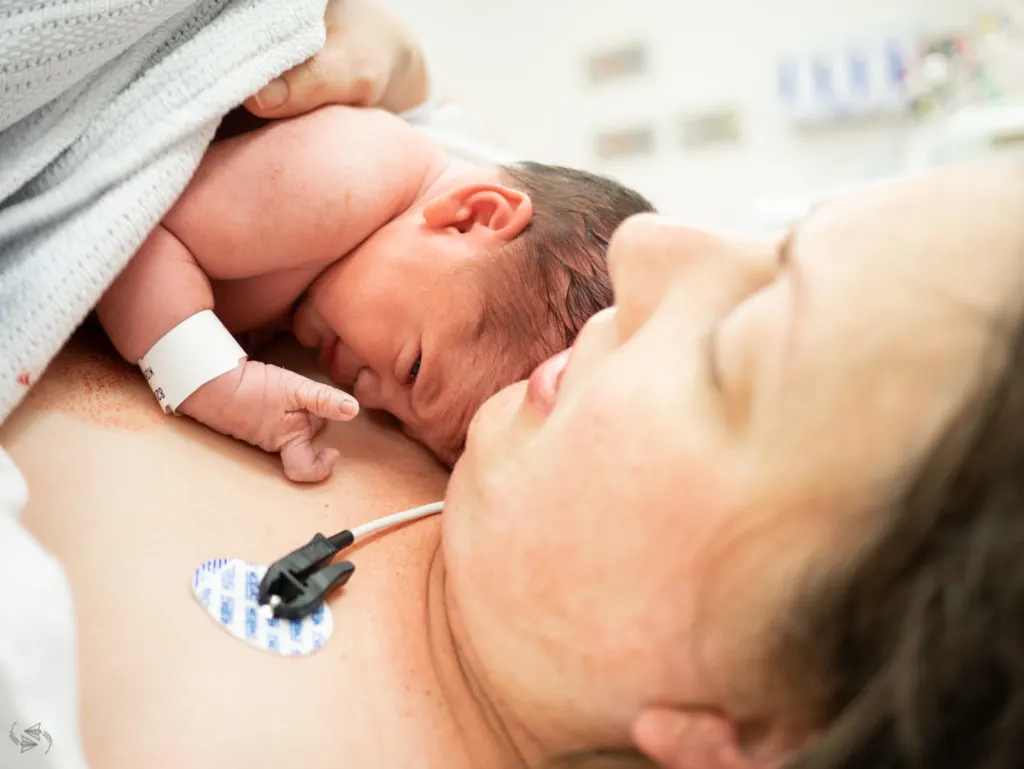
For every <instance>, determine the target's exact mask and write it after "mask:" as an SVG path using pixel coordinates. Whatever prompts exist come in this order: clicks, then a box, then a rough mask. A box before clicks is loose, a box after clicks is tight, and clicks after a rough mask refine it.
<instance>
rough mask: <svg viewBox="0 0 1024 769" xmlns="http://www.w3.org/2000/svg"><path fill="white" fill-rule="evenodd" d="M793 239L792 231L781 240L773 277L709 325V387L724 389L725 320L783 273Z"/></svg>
mask: <svg viewBox="0 0 1024 769" xmlns="http://www.w3.org/2000/svg"><path fill="white" fill-rule="evenodd" d="M792 241H793V233H792V232H790V233H789V235H787V236H786V238H785V239H784V240H783V241H782V243H781V245H780V247H779V250H778V252H777V269H776V272H775V275H774V278H773V279H772V280H770V281H768V282H767V283H765V284H763V285H762V286H760V287H759V288H758V289H757V290H756V291H754V292H753V293H752V294H750V295H749V296H746V297H744V298H743V300H742V301H740V302H738V303H737V304H735V305H734V306H733V307H731V308H730V309H729V311H728V312H726V313H725V314H724V315H722V316H721V317H720V318H717V319H716V320H715V322H714V323H712V324H711V325H710V327H709V328H708V330H707V333H706V335H705V338H704V347H705V352H706V355H707V372H708V381H709V383H710V384H711V387H712V388H713V389H714V390H715V391H716V392H719V393H722V392H724V391H725V389H726V386H725V380H724V375H723V364H722V352H721V341H720V339H721V330H722V327H723V325H725V323H726V321H727V320H729V318H730V317H732V316H733V315H734V314H736V313H737V311H738V310H740V309H741V308H743V307H744V305H746V304H747V303H748V302H750V301H751V300H753V299H754V298H756V297H757V296H758V295H760V294H762V293H763V292H764V291H766V290H767V289H768V288H770V287H771V286H772V285H773V284H775V283H776V282H777V281H778V280H779V279H780V278H781V277H782V276H783V275H784V273H785V270H786V268H787V267H788V266H789V264H790V262H791V258H790V252H791V246H792Z"/></svg>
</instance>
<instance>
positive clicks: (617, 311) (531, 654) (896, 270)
mask: <svg viewBox="0 0 1024 769" xmlns="http://www.w3.org/2000/svg"><path fill="white" fill-rule="evenodd" d="M1022 212H1024V174H1022V172H1021V171H1020V170H1019V169H1014V168H1012V167H994V166H986V167H974V168H969V169H956V170H948V171H943V172H941V173H938V174H934V175H932V176H930V177H927V178H922V179H919V180H915V181H900V182H896V183H891V184H886V185H884V186H878V187H874V188H870V189H865V190H863V191H861V192H859V193H857V194H855V195H851V196H849V197H847V198H844V199H841V200H838V201H834V202H830V203H828V204H827V205H825V206H823V207H821V208H819V209H818V210H816V211H815V212H814V213H813V214H812V215H811V216H809V217H808V218H807V219H806V220H805V221H804V222H803V223H802V224H800V225H799V226H798V227H796V229H795V230H794V231H793V232H792V233H791V234H790V236H789V237H787V238H786V239H785V240H784V241H783V242H782V243H769V244H763V245H761V244H752V243H740V242H737V241H734V240H730V239H726V238H722V237H718V236H715V235H710V234H707V233H703V232H697V231H694V230H692V229H688V228H686V227H682V226H678V225H675V224H671V223H669V222H667V221H664V220H661V219H657V218H653V217H643V218H636V219H633V220H631V221H630V222H627V223H626V224H625V225H623V227H622V228H621V229H620V230H619V232H618V233H617V234H616V236H615V238H614V240H613V242H612V244H611V247H610V251H609V260H610V264H611V271H612V278H613V281H614V286H615V301H616V304H615V307H614V308H612V309H611V310H608V311H605V312H603V313H601V314H600V315H599V316H597V317H595V318H594V319H593V321H592V322H591V323H589V324H588V325H587V326H586V328H585V329H584V330H583V332H582V334H581V335H580V337H579V339H578V341H577V342H576V344H575V346H574V347H573V349H572V351H571V353H570V354H569V355H568V358H567V362H566V365H565V367H564V373H561V363H560V362H559V361H557V360H556V361H555V362H553V363H549V364H548V365H547V366H546V367H544V366H542V367H541V368H540V369H538V371H537V372H536V373H535V375H534V377H533V379H532V380H531V383H530V384H527V383H520V384H517V385H514V386H512V387H510V388H508V389H506V390H504V391H502V392H501V393H499V394H498V395H496V396H495V397H493V398H492V399H491V400H490V401H488V402H487V403H486V404H485V406H484V407H483V409H482V410H481V411H480V412H479V413H478V415H477V417H476V419H475V420H474V422H473V424H472V427H471V429H470V434H469V441H468V445H467V449H466V453H465V455H464V457H463V458H462V460H461V461H460V462H459V464H458V465H457V466H456V469H455V473H454V475H453V477H452V481H451V485H450V490H449V496H448V504H447V509H446V512H445V516H444V526H445V532H444V534H445V559H446V563H447V568H448V585H449V597H450V601H451V605H452V607H453V614H454V616H455V617H456V619H455V626H456V631H455V632H456V634H457V635H458V636H461V637H462V639H463V641H464V644H465V646H466V647H467V649H468V651H467V655H468V657H469V662H470V664H471V665H473V666H474V667H475V668H476V669H477V671H478V672H479V671H484V673H483V678H484V679H485V681H484V685H485V686H490V687H492V689H493V691H497V692H501V694H500V698H499V699H500V700H501V705H502V707H506V708H510V709H513V710H516V709H518V710H519V711H520V712H523V711H529V712H531V713H536V714H538V720H540V721H541V722H543V723H545V724H546V725H547V727H548V728H549V729H550V732H551V734H550V735H549V736H550V737H552V739H553V738H554V736H555V735H557V734H558V733H559V732H561V734H562V736H564V737H566V739H569V740H571V739H574V738H576V737H579V739H581V740H586V739H588V738H591V737H593V736H594V735H591V734H586V732H587V730H588V729H591V728H592V729H593V731H594V732H595V733H597V732H603V733H604V735H605V736H606V737H607V736H611V737H613V738H614V737H615V736H616V735H615V732H614V728H613V729H612V731H611V732H609V731H608V729H609V724H611V725H613V726H618V727H620V728H622V729H626V728H627V727H628V724H629V722H630V719H632V718H633V716H634V715H635V713H636V712H637V709H638V708H641V707H643V706H645V705H648V704H653V703H673V704H684V703H687V702H690V703H693V704H713V703H720V704H722V706H724V707H730V708H735V709H736V710H738V711H742V710H743V709H744V708H745V709H747V710H749V711H751V712H750V713H747V714H744V713H742V712H735V713H732V715H733V716H734V717H736V718H744V717H746V716H748V715H749V716H750V717H751V718H753V717H756V715H757V713H756V711H757V710H758V709H759V708H762V707H764V708H768V707H770V705H769V704H768V702H769V701H770V699H771V694H770V692H769V691H768V689H770V684H771V681H770V659H769V658H770V654H771V651H772V649H771V644H770V640H769V639H771V638H773V637H774V636H773V631H776V630H780V629H781V628H779V627H777V624H778V622H779V621H780V620H782V619H784V618H785V611H786V608H787V605H788V604H787V602H788V601H789V600H790V599H791V598H793V597H794V595H793V594H794V588H795V587H796V586H798V585H801V584H804V583H806V581H807V575H808V574H813V573H814V570H815V569H818V568H821V567H828V566H830V565H835V564H836V563H838V562H839V561H840V559H842V558H843V557H844V556H846V555H849V554H850V553H851V552H852V550H853V549H854V548H856V547H857V546H858V545H859V544H862V543H863V542H864V540H865V537H867V536H868V535H870V533H871V532H872V531H873V530H875V529H876V527H877V525H878V524H879V523H880V521H879V517H880V516H881V515H882V514H883V513H880V512H878V511H884V510H885V509H886V508H885V503H886V502H887V500H889V499H890V498H892V497H893V495H895V494H896V493H898V492H899V491H900V489H901V487H902V485H903V484H904V483H906V482H907V481H908V480H909V478H910V476H912V474H913V469H914V467H915V463H916V462H919V461H921V460H922V459H923V458H924V456H925V455H926V453H927V450H928V448H929V447H930V445H931V444H932V443H933V442H934V441H935V440H936V438H937V437H938V434H939V432H940V430H941V429H942V428H943V426H944V425H945V424H946V423H947V422H948V420H950V419H951V418H952V417H953V416H954V415H955V414H956V413H957V411H958V409H959V408H960V407H961V406H962V405H963V403H964V400H965V397H966V396H967V394H969V393H970V392H971V391H972V389H973V388H975V387H976V385H977V384H978V383H979V382H980V381H981V380H980V376H981V375H980V373H979V372H980V369H981V368H982V362H983V356H985V355H986V354H987V353H992V352H993V350H996V351H997V352H998V345H996V344H994V343H995V342H996V341H997V339H998V336H999V333H998V329H1000V328H1001V326H1000V324H999V323H998V320H999V319H1005V320H1006V324H1007V327H1010V326H1012V325H1013V324H1014V323H1016V320H1017V316H1018V314H1019V312H1020V307H1019V305H1020V303H1021V301H1022V292H1021V291H1020V287H1021V279H1022V277H1024V258H1022V256H1024V216H1022ZM560 373H561V376H560V381H559V374H560ZM762 695H764V698H763V699H762ZM727 703H728V704H727ZM565 713H572V714H573V715H572V722H571V723H570V722H569V721H568V720H566V719H565V718H563V716H564V714H565ZM573 729H576V730H577V734H575V735H569V734H567V733H566V730H569V731H571V730H573ZM537 738H538V739H543V737H542V736H540V735H537Z"/></svg>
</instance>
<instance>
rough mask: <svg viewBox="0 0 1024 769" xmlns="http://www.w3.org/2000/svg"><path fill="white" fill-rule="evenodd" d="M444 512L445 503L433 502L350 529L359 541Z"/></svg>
mask: <svg viewBox="0 0 1024 769" xmlns="http://www.w3.org/2000/svg"><path fill="white" fill-rule="evenodd" d="M442 510H444V502H431V503H430V504H429V505H422V506H420V507H414V508H412V509H411V510H403V511H402V512H400V513H392V514H391V515H385V516H384V517H383V518H378V519H377V520H375V521H370V522H369V523H364V524H363V525H362V526H356V527H355V528H353V529H350V531H351V532H352V539H353V540H354V541H358V540H360V539H362V538H363V537H365V536H366V535H367V534H373V533H374V532H375V531H380V530H381V529H387V528H389V527H391V526H397V525H398V524H400V523H405V522H406V521H415V520H416V519H418V518H426V517H427V516H428V515H436V514H437V513H440V512H441V511H442Z"/></svg>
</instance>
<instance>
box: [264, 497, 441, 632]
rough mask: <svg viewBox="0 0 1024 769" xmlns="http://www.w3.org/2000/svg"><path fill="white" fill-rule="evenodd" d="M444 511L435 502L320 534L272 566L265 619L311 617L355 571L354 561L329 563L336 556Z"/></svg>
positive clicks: (266, 578) (266, 579) (266, 582)
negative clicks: (374, 536) (361, 542)
mask: <svg viewBox="0 0 1024 769" xmlns="http://www.w3.org/2000/svg"><path fill="white" fill-rule="evenodd" d="M442 510H444V502H432V503H431V504H429V505H422V506H421V507H414V508H412V509H411V510H403V511H402V512H400V513H394V514H393V515H388V516H385V517H383V518H378V519H376V520H374V521H370V522H369V523H364V524H363V525H361V526H356V527H355V528H354V529H345V530H344V531H339V532H338V533H337V534H335V535H334V536H331V537H325V536H324V535H323V534H320V533H317V534H316V535H314V536H313V539H311V540H310V541H309V542H307V543H306V544H305V545H303V546H302V547H300V548H298V549H297V550H293V551H292V552H291V553H289V554H288V555H286V556H284V557H283V558H281V559H279V560H277V561H275V562H274V563H272V564H271V565H270V568H269V569H268V570H267V573H266V574H265V575H264V576H263V579H262V581H261V582H260V593H259V602H260V605H261V607H262V611H263V613H264V616H265V617H267V618H268V619H269V618H271V617H274V618H280V619H288V620H298V619H302V618H303V617H306V616H307V615H309V614H312V613H313V611H314V610H315V609H316V608H317V606H319V605H320V604H322V603H323V602H324V599H325V598H326V597H327V595H328V594H329V593H330V592H331V591H333V590H335V589H337V588H339V587H341V586H342V585H344V584H345V583H347V582H348V581H349V579H350V578H351V577H352V573H353V572H354V571H355V569H356V567H355V565H354V564H353V563H352V562H351V561H341V562H339V563H333V564H332V563H330V561H331V559H332V558H334V556H335V555H337V554H338V553H339V552H341V551H342V550H344V549H345V548H346V547H350V546H351V545H352V544H354V543H355V542H358V541H359V540H360V539H363V538H364V537H367V536H369V535H370V534H374V533H376V532H378V531H381V530H382V529H390V528H392V527H394V526H398V525H399V524H401V523H406V522H408V521H415V520H418V519H420V518H426V517H427V516H430V515H436V514H437V513H440V512H441V511H442Z"/></svg>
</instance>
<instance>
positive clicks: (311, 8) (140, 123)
mask: <svg viewBox="0 0 1024 769" xmlns="http://www.w3.org/2000/svg"><path fill="white" fill-rule="evenodd" d="M324 5H325V0H0V421H2V420H3V419H6V417H7V416H8V415H9V414H10V412H11V411H12V410H13V409H14V407H15V406H16V405H17V404H18V402H19V401H20V400H21V398H22V397H23V396H24V394H25V392H26V391H27V389H28V387H29V385H30V384H31V383H32V382H34V381H36V379H37V378H38V377H39V375H40V374H41V373H42V371H43V369H44V368H45V367H46V365H47V364H48V363H49V361H50V360H51V359H52V358H53V356H54V355H55V354H56V353H57V352H58V350H59V349H60V348H61V346H62V345H63V344H64V342H65V341H67V339H68V337H69V336H70V335H71V333H72V332H73V331H74V330H75V328H76V327H77V326H78V325H79V324H80V323H81V322H82V320H83V319H84V318H85V316H86V315H87V314H88V313H89V311H90V310H91V309H92V308H93V306H94V305H95V304H96V302H97V300H98V299H99V297H100V296H101V295H102V293H103V291H104V290H105V289H106V287H107V286H108V285H110V283H111V281H112V280H113V279H114V277H116V275H117V273H118V272H119V271H120V270H121V269H122V268H123V267H124V265H125V264H126V263H127V261H128V259H129V258H130V257H131V255H132V254H133V253H134V252H135V250H136V249H137V248H138V247H139V245H141V243H142V241H143V240H144V239H145V237H146V235H147V234H148V233H149V231H150V230H151V229H152V228H153V227H154V226H155V225H156V224H157V222H159V221H160V219H161V217H162V216H163V214H164V213H165V212H166V211H167V209H168V208H170V206H171V205H172V204H173V202H174V200H175V199H176V198H177V197H178V195H180V194H181V192H182V190H183V189H184V188H185V186H186V184H187V183H188V180H189V178H190V177H191V176H192V174H193V173H194V171H195V169H196V167H197V166H198V164H199V161H200V159H201V157H202V155H203V152H204V151H205V149H206V147H207V145H208V144H209V142H210V140H211V139H212V137H213V134H214V131H215V130H216V127H217V124H218V122H219V120H220V118H221V117H222V116H223V115H224V114H225V113H227V112H228V111H229V110H230V109H231V108H232V107H234V106H236V105H237V104H239V103H241V102H242V101H243V100H244V99H245V98H246V97H247V96H248V95H249V94H251V93H254V92H255V91H256V90H258V89H259V88H260V87H261V86H262V85H263V84H264V83H266V82H267V81H269V80H270V79H271V78H273V77H274V76H276V75H278V74H280V73H281V72H283V71H284V70H286V69H288V68H290V67H292V66H294V65H295V64H297V63H299V62H301V61H303V60H305V59H306V58H308V57H309V56H311V55H312V54H313V53H315V52H316V51H317V50H318V49H319V48H320V47H321V46H322V45H323V39H324V27H323V13H324Z"/></svg>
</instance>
